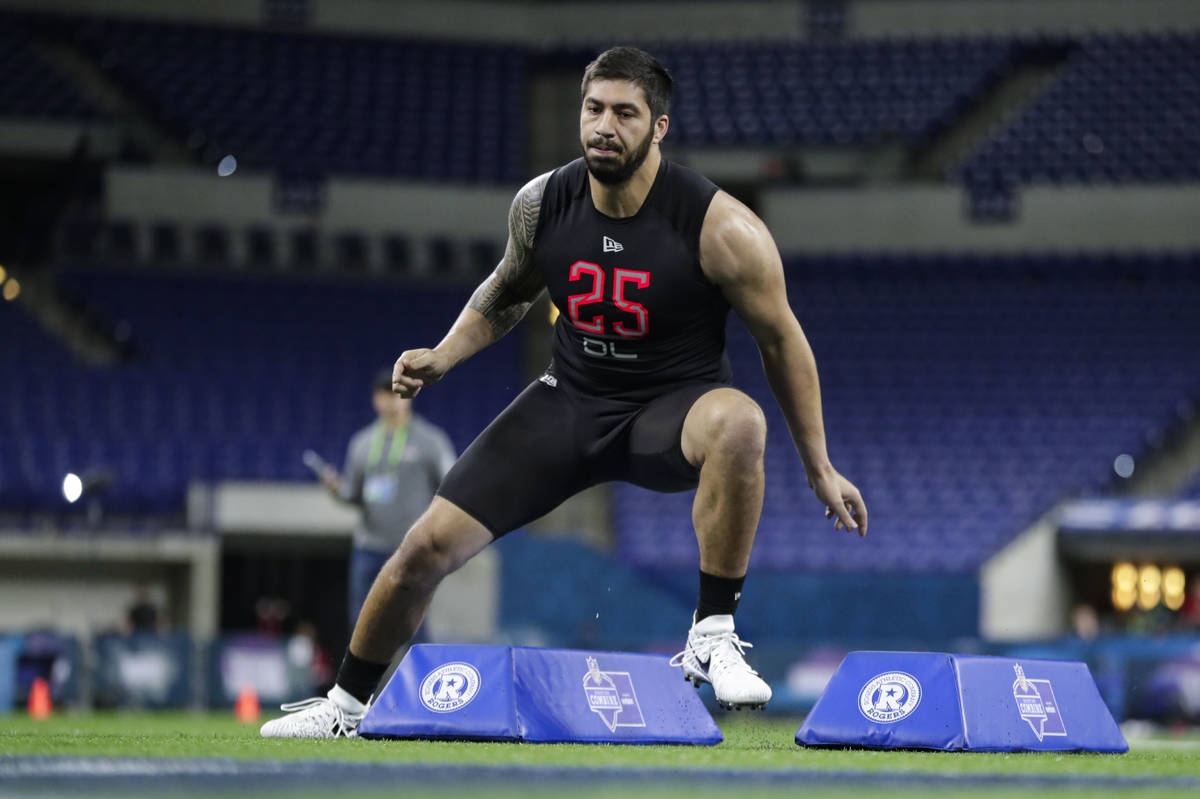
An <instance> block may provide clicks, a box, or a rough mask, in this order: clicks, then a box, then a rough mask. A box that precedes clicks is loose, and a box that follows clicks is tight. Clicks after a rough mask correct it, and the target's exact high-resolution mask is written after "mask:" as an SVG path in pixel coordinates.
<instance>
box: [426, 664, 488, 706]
mask: <svg viewBox="0 0 1200 799" xmlns="http://www.w3.org/2000/svg"><path fill="white" fill-rule="evenodd" d="M481 682H482V681H481V680H480V678H479V671H478V670H477V669H476V668H475V667H474V666H472V665H471V664H470V663H461V662H459V663H446V664H444V665H441V666H438V667H437V668H436V669H434V670H433V671H431V672H429V673H428V674H426V675H425V679H424V680H422V681H421V704H423V705H424V706H425V707H427V708H429V709H430V710H432V711H433V712H434V713H453V712H454V711H456V710H461V709H462V708H464V707H466V706H467V705H468V704H470V703H471V700H472V699H474V698H475V695H476V694H478V693H479V685H480V683H481Z"/></svg>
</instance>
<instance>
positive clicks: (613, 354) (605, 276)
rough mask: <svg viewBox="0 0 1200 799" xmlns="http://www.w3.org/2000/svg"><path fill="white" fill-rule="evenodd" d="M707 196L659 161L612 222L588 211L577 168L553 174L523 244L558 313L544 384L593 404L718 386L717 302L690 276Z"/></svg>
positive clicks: (695, 269)
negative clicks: (675, 386) (581, 394)
mask: <svg viewBox="0 0 1200 799" xmlns="http://www.w3.org/2000/svg"><path fill="white" fill-rule="evenodd" d="M716 192H717V187H716V185H714V184H713V183H712V182H711V181H709V180H708V179H707V178H705V177H704V176H702V175H700V174H699V173H697V172H694V171H692V170H690V169H687V168H686V167H682V166H680V165H679V164H672V163H670V162H668V161H667V160H666V159H665V158H664V159H663V160H662V163H661V164H660V166H659V169H658V174H657V176H655V179H654V184H653V185H652V186H651V187H650V192H649V193H648V194H647V195H646V199H645V201H644V202H643V203H642V207H641V208H639V209H638V212H637V213H636V214H634V215H633V216H630V217H625V218H621V219H615V218H613V217H609V216H606V215H604V214H602V213H600V211H598V210H596V206H595V205H594V204H593V203H592V194H591V186H590V184H589V181H588V171H587V164H586V163H585V162H584V160H583V159H582V158H579V159H577V160H575V161H572V162H571V163H569V164H566V165H565V166H562V167H560V168H559V169H557V170H555V172H554V173H553V174H552V175H551V176H550V178H549V179H548V180H547V182H546V186H545V188H544V190H543V192H542V207H541V212H540V214H539V216H538V226H537V231H536V233H535V234H534V242H533V243H534V249H533V258H534V264H535V266H536V267H537V268H538V269H540V270H541V273H542V275H543V277H544V278H545V280H546V285H547V287H548V288H549V290H550V298H551V300H553V302H554V304H555V305H556V306H557V307H558V311H559V317H558V321H557V322H556V323H555V326H554V361H553V363H552V364H551V366H550V369H549V372H550V374H552V375H554V376H555V377H556V378H559V379H564V380H566V381H567V383H569V384H571V385H572V386H575V387H577V388H580V389H582V390H584V391H589V392H594V393H599V394H624V393H628V392H631V391H636V390H638V389H643V388H645V389H651V390H653V389H658V388H662V387H665V386H668V385H670V384H672V383H687V382H721V383H725V382H728V381H729V379H730V376H731V373H732V370H731V368H730V364H729V358H728V357H727V356H726V354H725V317H726V315H727V314H728V312H729V303H728V302H727V301H726V300H725V298H724V296H723V295H722V294H721V292H720V290H719V289H718V288H717V287H716V286H715V285H713V284H712V283H711V282H709V280H708V279H707V278H706V277H705V276H704V273H703V272H701V270H700V228H701V227H702V225H703V223H704V215H705V213H706V212H707V211H708V206H709V203H711V202H712V198H713V195H715V194H716Z"/></svg>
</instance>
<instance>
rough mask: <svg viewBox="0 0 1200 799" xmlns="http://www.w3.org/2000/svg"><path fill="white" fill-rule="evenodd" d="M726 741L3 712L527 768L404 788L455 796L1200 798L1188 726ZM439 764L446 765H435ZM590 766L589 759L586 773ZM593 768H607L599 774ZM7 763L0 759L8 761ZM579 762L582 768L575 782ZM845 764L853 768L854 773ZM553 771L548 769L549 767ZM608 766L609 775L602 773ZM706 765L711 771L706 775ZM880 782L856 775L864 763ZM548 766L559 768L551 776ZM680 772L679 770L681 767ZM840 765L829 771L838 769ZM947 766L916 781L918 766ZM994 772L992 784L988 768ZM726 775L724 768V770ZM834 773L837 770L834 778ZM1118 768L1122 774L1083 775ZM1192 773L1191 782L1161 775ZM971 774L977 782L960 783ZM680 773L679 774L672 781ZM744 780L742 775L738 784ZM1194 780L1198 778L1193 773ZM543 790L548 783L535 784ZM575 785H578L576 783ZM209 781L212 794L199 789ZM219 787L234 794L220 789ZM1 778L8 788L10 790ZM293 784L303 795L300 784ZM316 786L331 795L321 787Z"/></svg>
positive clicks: (740, 731)
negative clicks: (919, 746) (943, 746)
mask: <svg viewBox="0 0 1200 799" xmlns="http://www.w3.org/2000/svg"><path fill="white" fill-rule="evenodd" d="M717 720H718V723H719V724H720V726H721V728H722V730H723V732H724V733H725V737H726V740H725V742H724V743H723V744H721V745H719V746H715V747H662V746H648V747H634V746H579V745H538V744H500V743H460V742H432V741H366V740H335V741H284V740H265V739H262V738H259V737H258V734H257V727H256V726H246V725H242V724H239V723H238V722H236V721H235V720H233V718H232V716H230V715H227V714H213V715H192V714H184V713H157V714H151V713H140V714H102V713H94V714H67V713H57V714H56V715H55V716H54V717H52V718H51V719H49V720H47V721H40V722H38V721H32V720H30V719H28V718H27V717H25V716H24V715H19V714H14V715H12V716H9V717H7V718H5V719H4V720H3V723H2V724H0V765H2V764H3V762H4V761H5V760H9V761H12V760H13V759H14V758H28V757H30V756H57V757H63V758H76V757H85V756H87V757H92V756H102V757H108V758H147V757H149V758H225V759H233V760H236V761H330V762H336V763H355V764H364V763H366V764H369V763H387V764H404V763H407V764H423V765H424V766H426V767H429V766H433V767H438V766H440V765H444V766H445V769H446V770H447V773H451V774H452V773H453V772H454V770H455V769H461V768H463V767H467V766H502V767H512V766H517V767H523V768H524V769H526V770H523V771H520V772H518V776H517V777H516V778H515V779H513V780H510V781H508V783H507V784H505V783H503V782H492V783H489V784H486V785H477V784H474V785H470V786H458V787H456V786H453V785H437V786H425V787H424V788H422V787H421V786H416V785H411V784H410V785H408V786H406V790H405V792H403V794H402V795H432V796H438V797H451V796H458V795H466V796H479V795H484V794H486V795H489V796H492V795H495V796H509V795H511V796H528V795H529V794H530V793H534V794H536V795H539V796H540V795H567V794H568V793H569V795H570V796H573V797H591V796H612V795H614V794H620V795H631V796H632V795H637V796H652V797H660V796H661V797H673V796H688V797H705V796H721V797H726V796H736V797H738V798H739V799H741V798H742V797H760V796H761V797H782V796H799V795H803V796H805V797H817V796H850V795H870V796H873V795H879V794H881V793H884V792H885V788H882V787H881V784H882V785H884V786H886V785H887V783H888V782H889V781H893V782H895V783H896V784H895V786H894V787H891V788H886V793H888V794H897V795H900V796H918V795H928V794H929V793H931V792H937V793H939V794H941V795H945V796H950V795H953V796H981V797H984V796H986V797H1010V796H1011V797H1017V796H1020V797H1025V798H1026V799H1027V798H1028V797H1030V796H1082V795H1086V796H1087V797H1088V799H1093V797H1107V796H1113V797H1116V796H1138V797H1148V796H1189V795H1190V796H1198V795H1200V782H1197V781H1198V780H1200V736H1198V735H1196V734H1195V733H1192V734H1190V735H1185V736H1178V737H1163V738H1160V739H1153V740H1140V741H1135V742H1133V748H1132V750H1131V751H1130V752H1129V753H1128V754H1126V755H1079V754H1062V755H1057V754H975V753H941V752H871V751H846V750H810V749H802V748H800V747H797V746H796V745H795V744H794V743H793V742H792V739H793V735H794V734H795V731H796V727H797V726H798V725H797V722H796V720H794V719H778V718H773V717H769V716H762V715H740V714H738V715H733V714H730V715H718V716H717ZM646 769H655V770H657V769H669V770H670V771H669V773H668V774H666V775H662V774H659V775H658V776H656V777H655V778H654V779H653V781H652V782H651V783H647V782H646V781H645V780H643V781H642V782H640V783H638V784H636V785H630V786H623V785H622V784H621V783H620V778H619V776H618V775H619V774H620V773H621V771H623V770H634V771H636V770H646ZM435 770H436V768H435ZM585 770H590V771H585ZM596 770H600V771H599V772H597V771H596ZM730 771H735V772H738V774H741V773H743V772H744V773H745V775H747V776H749V777H752V776H754V775H767V776H770V773H771V772H777V774H776V776H781V777H782V776H787V775H790V776H788V778H789V779H791V777H793V776H794V777H795V779H794V780H793V783H789V784H787V785H755V784H753V783H754V782H755V780H754V779H745V780H742V779H740V778H739V777H738V774H734V775H733V776H732V777H731V776H730V773H729V772H730ZM0 773H2V771H0ZM573 773H578V774H579V779H578V780H574V781H573V780H572V779H571V777H572V774H573ZM847 773H849V774H850V776H849V777H847ZM542 774H544V775H547V777H546V780H542V779H540V778H539V775H542ZM597 774H599V776H597ZM706 774H708V775H712V781H711V784H706V782H705V780H706V776H705V775H706ZM855 774H858V775H861V778H862V780H864V781H865V782H867V783H869V784H870V787H868V788H866V789H865V790H859V789H857V788H855V787H854V786H853V782H854V781H855V779H856V778H855V777H854V775H855ZM550 775H552V777H551V776H550ZM676 775H677V777H676ZM831 775H832V776H831ZM921 775H933V776H934V777H935V778H938V779H940V778H944V783H945V784H944V785H942V784H941V783H940V782H935V784H932V785H931V784H930V783H929V782H928V781H925V782H921V783H920V784H914V783H913V782H912V780H913V779H914V778H917V779H921ZM1026 775H1046V776H1066V775H1074V776H1079V777H1083V778H1084V780H1083V781H1081V782H1080V784H1078V785H1074V784H1065V785H1051V786H1046V785H1033V786H1029V785H1022V784H1019V783H1018V782H1014V780H1019V779H1020V778H1023V777H1024V776H1026ZM989 776H994V777H995V780H994V784H987V778H988V777H989ZM718 777H719V778H718ZM833 777H837V779H833ZM1097 777H1110V778H1116V779H1115V780H1114V781H1113V784H1111V785H1106V784H1097V783H1095V782H1087V780H1094V779H1095V778H1097ZM1128 778H1153V779H1154V780H1157V781H1159V783H1160V784H1158V785H1155V784H1144V785H1136V786H1132V785H1122V784H1120V783H1119V780H1121V779H1128ZM1164 778H1165V779H1167V780H1170V779H1172V778H1174V779H1175V780H1176V781H1177V782H1178V781H1180V780H1182V782H1183V783H1185V787H1179V786H1178V785H1172V784H1162V780H1163V779H1164ZM962 779H966V780H967V781H968V783H969V784H961V782H956V780H959V781H961V780H962ZM677 781H678V783H679V784H678V785H676V784H675V783H676V782H677ZM739 783H745V784H739ZM1187 783H1190V784H1187ZM539 784H541V788H540V789H538V785H539ZM568 786H569V791H567V790H566V788H567V787H568ZM201 793H203V792H201ZM221 793H222V795H226V796H227V795H230V794H229V792H228V791H225V790H222V791H221ZM351 793H352V795H353V796H355V797H373V796H377V795H378V796H385V795H389V796H390V795H397V794H396V793H394V792H391V791H382V792H378V787H377V786H376V787H374V788H371V787H368V788H365V789H363V790H352V791H351ZM7 795H8V794H7V793H6V792H5V784H4V782H3V780H0V796H7ZM287 795H288V796H303V795H305V794H304V792H303V791H301V792H299V793H297V792H295V791H290V792H289V793H288V794H287ZM312 795H328V791H320V792H317V793H314V794H312Z"/></svg>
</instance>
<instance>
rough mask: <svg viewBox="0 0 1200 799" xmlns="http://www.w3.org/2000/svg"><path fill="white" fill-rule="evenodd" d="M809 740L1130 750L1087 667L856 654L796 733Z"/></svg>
mask: <svg viewBox="0 0 1200 799" xmlns="http://www.w3.org/2000/svg"><path fill="white" fill-rule="evenodd" d="M796 743H798V744H801V745H804V746H862V747H867V748H871V749H941V750H950V751H953V750H964V751H974V752H1062V751H1086V752H1128V751H1129V744H1127V743H1126V742H1125V737H1124V736H1123V735H1121V730H1120V729H1119V728H1118V727H1117V724H1116V722H1115V721H1113V717H1112V714H1111V713H1109V711H1108V708H1107V707H1106V706H1105V704H1104V700H1102V699H1101V698H1100V692H1099V691H1098V690H1097V689H1096V683H1095V681H1094V680H1093V679H1092V674H1091V672H1090V671H1088V667H1087V665H1086V664H1083V663H1079V662H1074V661H1058V660H1035V659H1028V658H1019V659H1014V658H999V657H977V656H969V655H947V654H941V653H935V652H851V653H850V654H848V655H846V658H845V660H843V661H842V664H841V665H840V666H838V669H837V671H836V672H835V673H834V675H833V678H832V679H831V680H830V681H829V685H827V686H826V687H825V692H824V693H823V694H821V698H820V699H819V700H817V703H816V705H814V706H813V709H812V711H811V712H810V713H809V714H808V718H806V719H805V720H804V724H803V725H801V727H800V729H799V730H798V731H797V732H796Z"/></svg>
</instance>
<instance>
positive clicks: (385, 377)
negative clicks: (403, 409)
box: [371, 369, 392, 391]
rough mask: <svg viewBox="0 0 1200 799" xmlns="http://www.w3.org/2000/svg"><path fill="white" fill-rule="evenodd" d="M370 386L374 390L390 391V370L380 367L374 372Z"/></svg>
mask: <svg viewBox="0 0 1200 799" xmlns="http://www.w3.org/2000/svg"><path fill="white" fill-rule="evenodd" d="M371 388H373V389H375V390H376V391H391V390H392V370H391V369H380V370H379V371H378V372H376V373H375V378H374V379H373V380H371Z"/></svg>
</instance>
